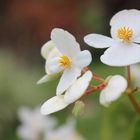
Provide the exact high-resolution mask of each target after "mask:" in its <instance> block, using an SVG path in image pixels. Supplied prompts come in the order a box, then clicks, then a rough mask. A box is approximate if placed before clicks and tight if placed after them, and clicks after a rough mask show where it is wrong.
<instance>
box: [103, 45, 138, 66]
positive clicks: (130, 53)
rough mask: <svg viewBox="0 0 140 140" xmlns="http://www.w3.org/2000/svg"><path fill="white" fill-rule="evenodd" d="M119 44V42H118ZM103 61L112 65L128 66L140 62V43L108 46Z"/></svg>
mask: <svg viewBox="0 0 140 140" xmlns="http://www.w3.org/2000/svg"><path fill="white" fill-rule="evenodd" d="M118 45H119V44H118ZM101 61H102V62H103V63H104V64H107V65H110V66H128V65H131V64H135V63H138V62H140V45H138V44H130V45H124V44H122V43H120V45H119V46H115V47H111V48H108V49H107V50H106V51H105V52H104V54H103V55H102V56H101Z"/></svg>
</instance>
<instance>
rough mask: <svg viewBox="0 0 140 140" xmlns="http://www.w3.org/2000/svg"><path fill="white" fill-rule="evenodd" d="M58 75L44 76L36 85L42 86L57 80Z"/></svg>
mask: <svg viewBox="0 0 140 140" xmlns="http://www.w3.org/2000/svg"><path fill="white" fill-rule="evenodd" d="M58 75H59V74H53V75H47V74H46V75H44V76H43V77H42V78H41V79H40V80H39V81H37V84H42V83H45V82H48V81H51V80H54V79H55V78H57V76H58Z"/></svg>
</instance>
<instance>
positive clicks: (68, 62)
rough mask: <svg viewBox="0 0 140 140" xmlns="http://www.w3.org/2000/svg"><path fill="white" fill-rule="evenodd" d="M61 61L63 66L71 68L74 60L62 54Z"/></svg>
mask: <svg viewBox="0 0 140 140" xmlns="http://www.w3.org/2000/svg"><path fill="white" fill-rule="evenodd" d="M59 63H60V65H61V66H62V67H64V68H69V67H70V66H71V63H72V62H71V60H70V59H69V58H68V57H67V56H66V55H63V56H60V60H59Z"/></svg>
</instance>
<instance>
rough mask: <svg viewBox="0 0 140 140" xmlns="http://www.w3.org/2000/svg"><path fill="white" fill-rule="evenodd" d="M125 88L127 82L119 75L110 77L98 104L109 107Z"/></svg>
mask: <svg viewBox="0 0 140 140" xmlns="http://www.w3.org/2000/svg"><path fill="white" fill-rule="evenodd" d="M126 88H127V81H126V79H124V78H123V77H122V76H121V75H115V76H112V77H111V78H110V79H109V80H108V81H107V85H106V87H105V88H104V89H103V90H102V91H101V93H100V104H102V105H104V106H106V107H107V106H109V105H110V104H111V102H113V101H115V100H117V99H118V98H119V97H120V96H121V95H122V94H123V92H124V91H125V90H126Z"/></svg>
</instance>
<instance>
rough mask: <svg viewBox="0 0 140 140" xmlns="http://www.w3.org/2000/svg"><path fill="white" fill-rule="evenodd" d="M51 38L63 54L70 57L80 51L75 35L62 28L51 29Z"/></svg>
mask: <svg viewBox="0 0 140 140" xmlns="http://www.w3.org/2000/svg"><path fill="white" fill-rule="evenodd" d="M51 39H52V40H53V42H54V43H55V45H56V47H57V49H58V50H59V51H60V52H61V53H62V54H63V55H67V56H69V57H71V58H72V57H73V56H74V54H76V53H79V52H80V45H79V44H78V43H77V42H76V40H75V37H74V36H73V35H72V34H70V33H69V32H67V31H65V30H63V29H59V28H55V29H53V30H52V32H51Z"/></svg>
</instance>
